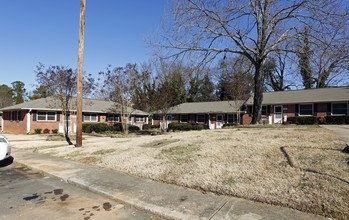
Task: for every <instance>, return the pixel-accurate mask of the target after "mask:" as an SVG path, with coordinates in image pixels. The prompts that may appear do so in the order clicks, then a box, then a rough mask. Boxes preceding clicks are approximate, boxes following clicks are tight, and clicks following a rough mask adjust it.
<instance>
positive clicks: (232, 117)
mask: <svg viewBox="0 0 349 220" xmlns="http://www.w3.org/2000/svg"><path fill="white" fill-rule="evenodd" d="M227 121H228V123H235V122H236V121H237V117H236V115H228V116H227Z"/></svg>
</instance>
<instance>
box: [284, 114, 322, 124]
mask: <svg viewBox="0 0 349 220" xmlns="http://www.w3.org/2000/svg"><path fill="white" fill-rule="evenodd" d="M287 121H288V122H289V123H290V124H297V125H313V124H316V123H317V117H315V116H297V117H288V118H287Z"/></svg>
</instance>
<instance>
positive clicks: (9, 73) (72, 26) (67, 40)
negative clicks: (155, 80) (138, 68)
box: [0, 0, 166, 91]
mask: <svg viewBox="0 0 349 220" xmlns="http://www.w3.org/2000/svg"><path fill="white" fill-rule="evenodd" d="M165 7H166V1H165V0H127V1H125V0H86V17H85V19H86V23H85V55H84V71H86V72H87V73H92V74H94V75H95V76H97V73H98V72H99V71H101V70H105V68H106V67H107V65H108V64H112V65H113V66H124V65H125V64H126V63H128V62H131V63H140V62H143V61H147V60H148V59H149V58H150V57H151V50H150V48H148V47H147V45H146V44H145V43H144V42H143V37H145V36H146V35H147V33H149V32H152V31H154V30H156V28H157V27H158V26H159V25H160V22H161V17H162V16H163V15H164V13H165ZM79 13H80V0H59V1H56V0H30V1H28V0H0V30H1V34H0V77H1V80H0V84H7V85H9V86H10V85H11V82H13V81H17V80H19V81H22V82H24V83H25V84H26V88H27V91H32V90H33V89H34V88H35V86H34V87H33V86H32V85H33V84H35V83H36V81H35V73H34V71H35V69H36V65H37V64H38V63H39V62H41V63H43V64H45V65H46V66H48V65H50V64H51V65H67V66H69V67H72V68H74V69H75V68H77V59H78V58H77V57H78V56H77V55H78V38H79V35H78V34H79V32H78V30H79Z"/></svg>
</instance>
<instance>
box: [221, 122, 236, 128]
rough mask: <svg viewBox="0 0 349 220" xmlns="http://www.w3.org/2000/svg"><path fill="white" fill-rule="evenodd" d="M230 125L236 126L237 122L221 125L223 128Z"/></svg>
mask: <svg viewBox="0 0 349 220" xmlns="http://www.w3.org/2000/svg"><path fill="white" fill-rule="evenodd" d="M232 126H238V123H227V124H224V125H223V128H225V127H232Z"/></svg>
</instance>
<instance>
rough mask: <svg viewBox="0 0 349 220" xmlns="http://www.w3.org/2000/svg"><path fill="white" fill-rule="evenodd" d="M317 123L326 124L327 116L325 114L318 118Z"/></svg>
mask: <svg viewBox="0 0 349 220" xmlns="http://www.w3.org/2000/svg"><path fill="white" fill-rule="evenodd" d="M317 123H318V124H326V118H325V117H323V116H320V117H318V118H317Z"/></svg>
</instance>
